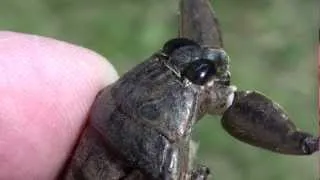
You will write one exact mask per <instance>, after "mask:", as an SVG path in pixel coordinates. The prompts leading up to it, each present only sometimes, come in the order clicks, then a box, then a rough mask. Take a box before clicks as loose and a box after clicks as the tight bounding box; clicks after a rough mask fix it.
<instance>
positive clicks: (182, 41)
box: [162, 38, 200, 55]
mask: <svg viewBox="0 0 320 180" xmlns="http://www.w3.org/2000/svg"><path fill="white" fill-rule="evenodd" d="M183 46H197V47H200V45H199V44H197V43H196V42H194V41H192V40H190V39H186V38H175V39H171V40H169V41H167V42H166V43H165V44H164V46H163V48H162V52H163V53H165V54H167V55H171V54H172V53H173V52H174V51H175V50H177V49H179V48H181V47H183Z"/></svg>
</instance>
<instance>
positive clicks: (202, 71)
mask: <svg viewBox="0 0 320 180" xmlns="http://www.w3.org/2000/svg"><path fill="white" fill-rule="evenodd" d="M216 72H217V71H216V68H215V65H214V64H213V63H212V62H211V61H210V60H206V59H200V60H197V61H193V62H191V63H189V64H188V65H187V67H186V68H185V69H184V70H183V71H182V77H184V78H187V79H188V80H189V81H191V82H192V83H194V84H197V85H203V84H205V83H206V82H208V80H210V78H211V77H212V76H213V75H215V74H216Z"/></svg>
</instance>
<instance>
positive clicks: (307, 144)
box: [301, 137, 319, 154]
mask: <svg viewBox="0 0 320 180" xmlns="http://www.w3.org/2000/svg"><path fill="white" fill-rule="evenodd" d="M301 148H302V151H303V152H304V153H305V154H312V153H314V152H317V151H319V137H318V138H315V137H306V138H305V139H303V142H302V147H301Z"/></svg>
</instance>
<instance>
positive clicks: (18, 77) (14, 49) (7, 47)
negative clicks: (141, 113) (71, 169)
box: [0, 32, 118, 180]
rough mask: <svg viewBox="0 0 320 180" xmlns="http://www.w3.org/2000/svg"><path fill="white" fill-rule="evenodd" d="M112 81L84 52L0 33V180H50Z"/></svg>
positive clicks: (100, 61) (111, 73)
mask: <svg viewBox="0 0 320 180" xmlns="http://www.w3.org/2000/svg"><path fill="white" fill-rule="evenodd" d="M117 77H118V76H117V73H116V71H115V70H114V68H113V67H112V65H111V64H109V63H108V62H107V61H106V60H105V59H104V58H103V57H101V56H99V55H98V54H96V53H94V52H92V51H90V50H87V49H84V48H81V47H77V46H74V45H71V44H68V43H65V42H61V41H57V40H53V39H49V38H43V37H39V36H33V35H25V34H20V33H12V32H0V93H1V98H0V179H1V180H20V179H24V180H29V179H45V180H50V179H55V178H56V177H57V175H58V174H59V172H60V171H61V169H62V168H63V166H64V164H65V162H66V160H67V159H68V157H69V155H70V152H71V150H72V148H73V146H74V144H75V142H76V140H77V137H78V136H79V133H80V130H81V128H82V126H83V125H84V123H85V122H86V120H87V115H88V111H89V109H90V106H91V104H92V103H93V101H94V99H95V96H96V94H97V93H98V91H99V90H101V89H102V88H103V87H105V86H106V85H107V84H110V83H112V82H113V81H115V80H116V79H117Z"/></svg>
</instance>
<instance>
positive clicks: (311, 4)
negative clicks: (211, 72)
mask: <svg viewBox="0 0 320 180" xmlns="http://www.w3.org/2000/svg"><path fill="white" fill-rule="evenodd" d="M212 3H213V7H214V9H215V10H216V13H217V15H218V17H219V19H220V24H221V26H222V30H223V37H224V42H225V48H226V50H227V52H228V53H229V55H230V57H231V61H232V62H231V66H232V67H231V70H232V82H233V84H235V85H237V86H238V88H239V89H255V90H259V91H262V92H264V93H265V94H266V95H268V96H269V97H272V98H273V99H274V100H276V101H278V102H279V103H280V104H281V105H282V106H284V107H285V108H286V110H287V112H288V113H289V114H290V115H291V117H292V119H293V120H294V122H295V123H296V124H297V126H299V127H301V129H303V130H307V131H309V132H312V133H314V134H316V133H317V114H316V112H317V106H316V102H317V100H316V94H317V87H316V84H317V82H316V53H315V50H316V43H317V40H318V37H317V32H318V31H317V28H318V22H319V13H318V6H317V5H318V4H317V0H308V1H306V0H268V1H267V0H243V1H239V0H228V1H226V0H215V1H212ZM177 14H178V0H162V1H159V0H135V1H133V0H122V1H116V0H92V1H88V0H77V1H75V0H28V1H22V0H10V1H9V0H0V29H1V30H12V31H19V32H26V33H33V34H40V35H44V36H50V37H54V38H57V39H60V40H64V41H68V42H71V43H74V44H78V45H81V46H84V47H87V48H89V49H92V50H95V51H97V52H98V53H100V54H102V55H104V56H105V57H107V58H108V59H109V60H110V61H111V63H112V64H113V65H114V66H115V67H116V68H117V70H118V72H119V74H123V73H124V72H126V71H128V70H129V69H130V68H132V67H134V66H135V65H136V64H137V63H139V62H141V61H143V60H144V59H145V58H147V57H148V56H149V55H151V54H152V53H153V52H155V51H156V50H158V49H159V48H160V47H161V46H162V44H163V43H164V42H165V41H166V40H167V39H169V38H172V37H175V36H176V34H177V27H178V24H177ZM194 139H196V140H197V141H198V142H200V145H199V151H198V158H197V160H198V161H199V162H202V163H204V164H207V165H209V166H210V168H211V169H212V172H213V177H214V178H212V179H215V180H314V179H317V178H318V174H317V169H318V167H317V164H318V163H317V157H316V155H313V156H305V157H298V156H285V155H279V154H275V153H271V152H268V151H265V150H261V149H258V148H254V147H252V146H249V145H246V144H244V143H241V142H239V141H237V140H235V139H233V138H232V137H231V136H229V135H228V134H227V133H226V132H224V130H223V129H222V127H221V125H220V122H219V117H217V118H215V117H206V118H205V119H203V120H202V121H200V123H199V124H198V125H197V126H196V129H195V133H194Z"/></svg>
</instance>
